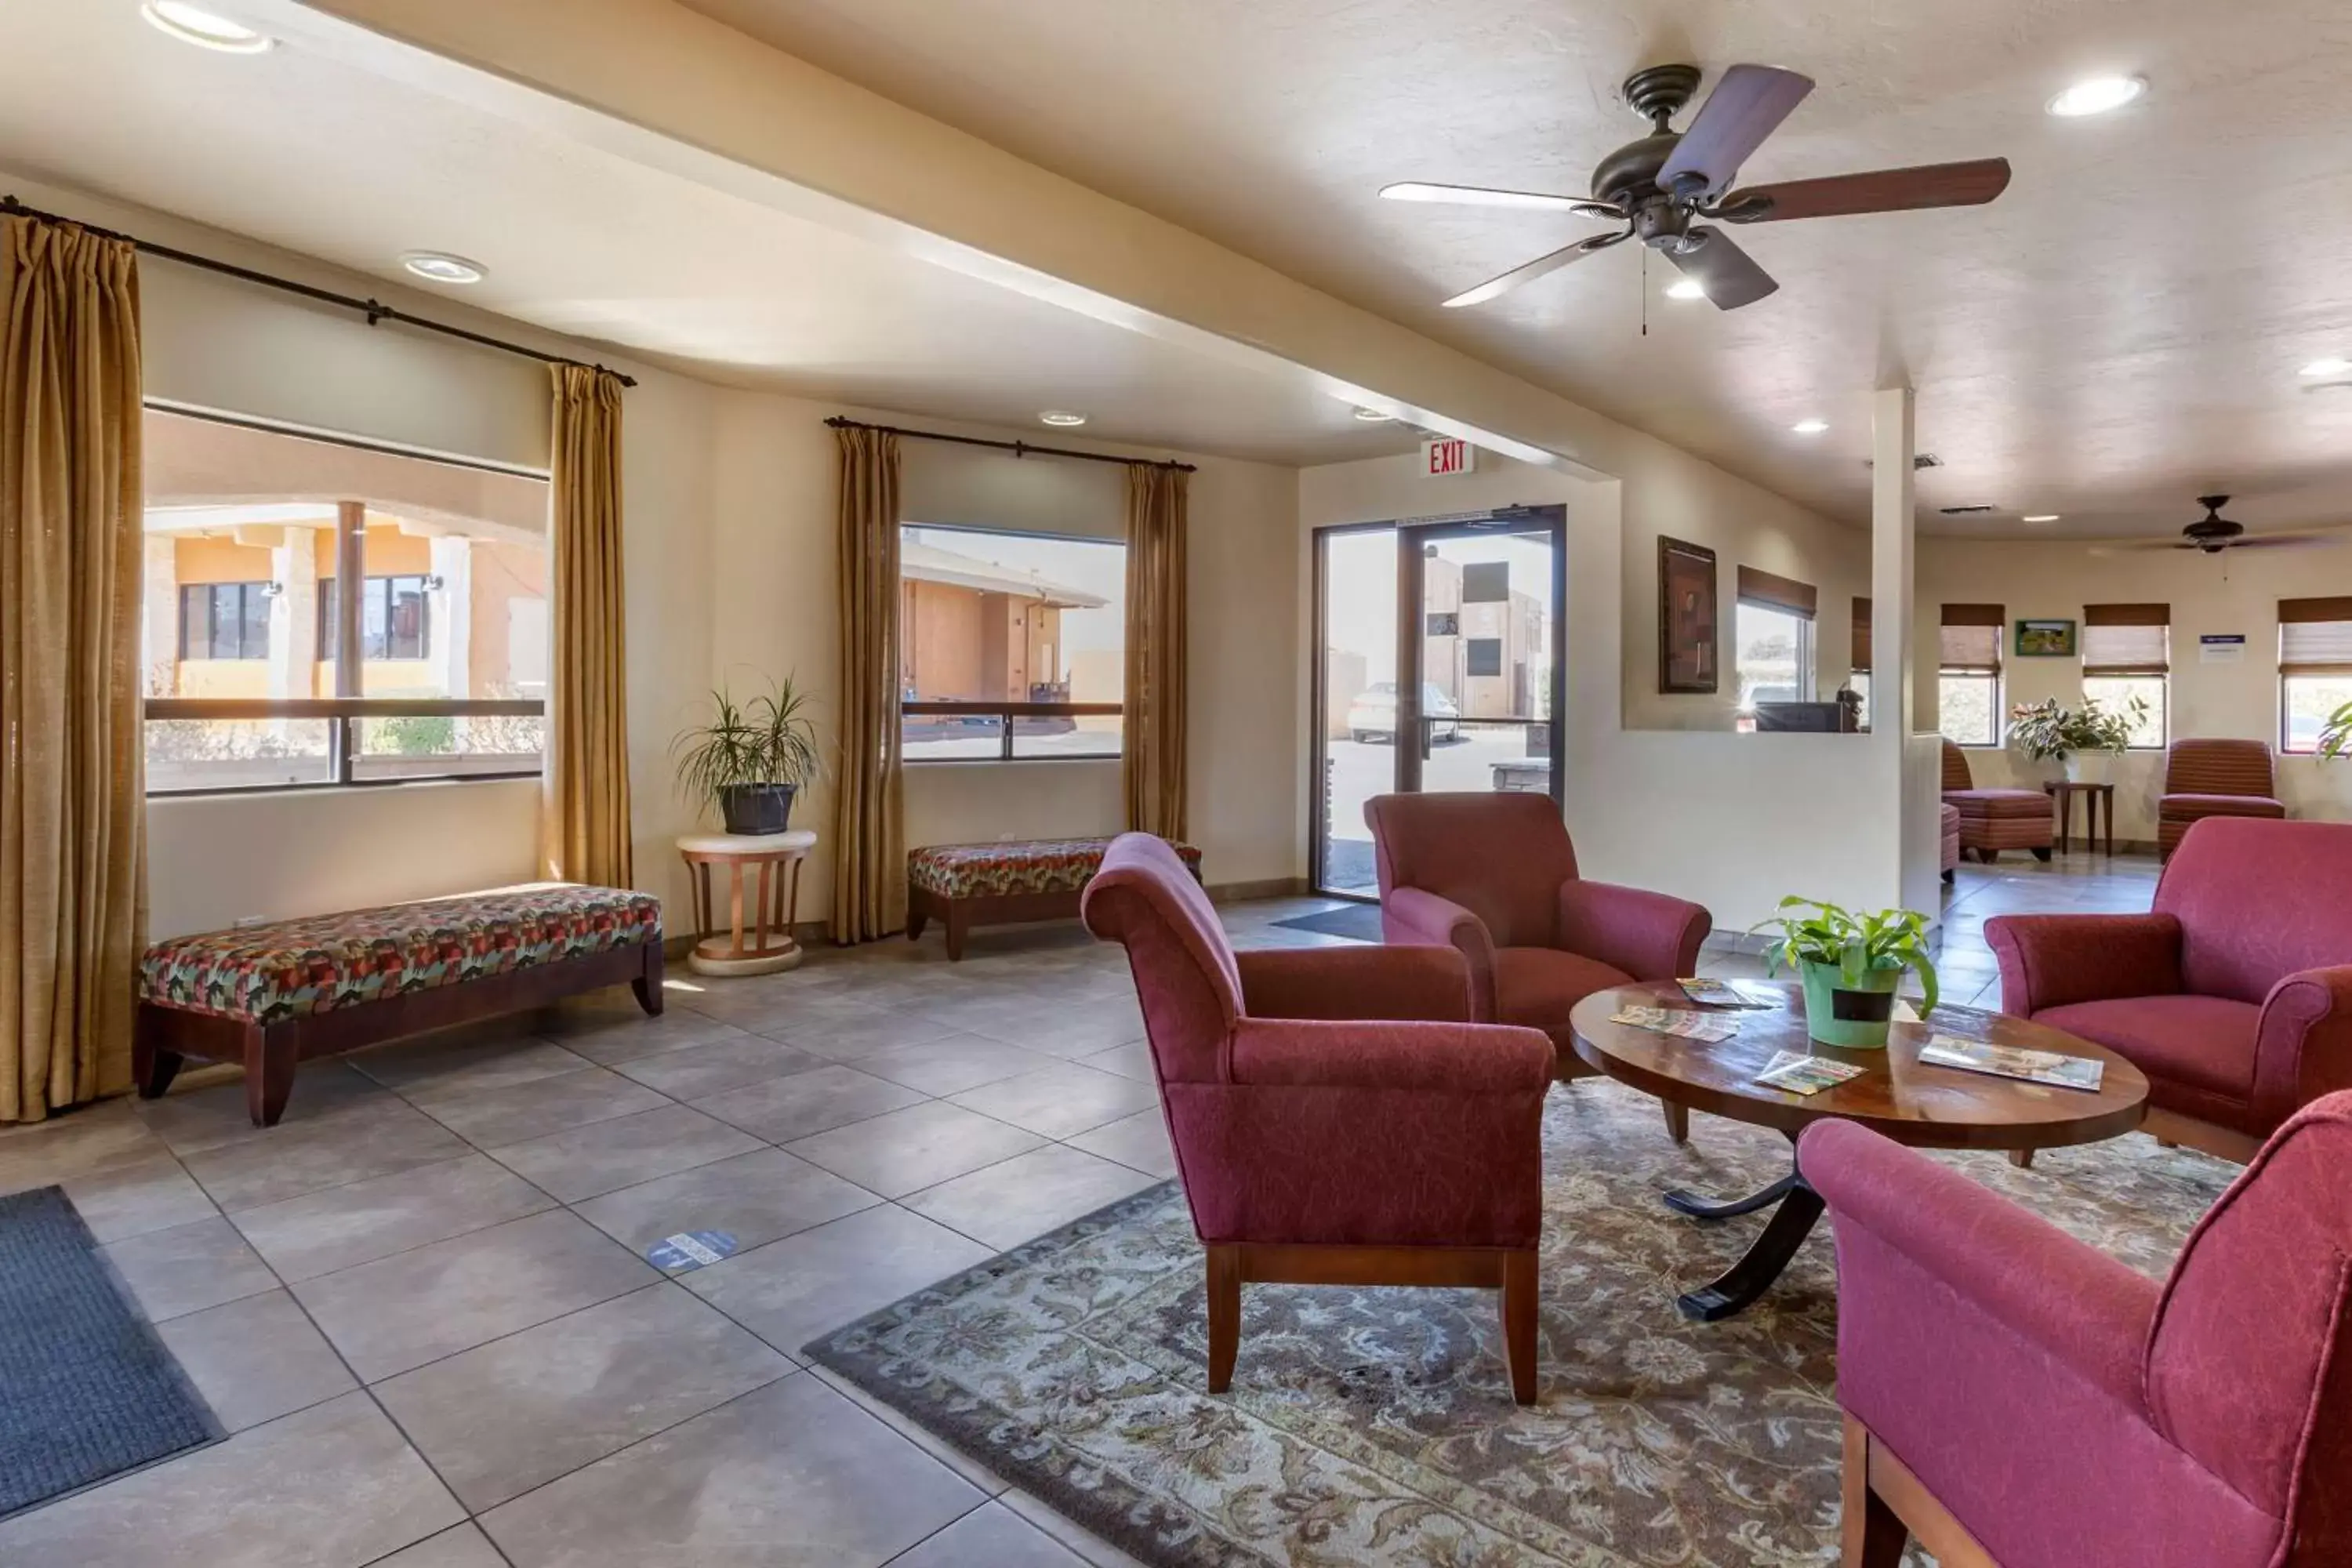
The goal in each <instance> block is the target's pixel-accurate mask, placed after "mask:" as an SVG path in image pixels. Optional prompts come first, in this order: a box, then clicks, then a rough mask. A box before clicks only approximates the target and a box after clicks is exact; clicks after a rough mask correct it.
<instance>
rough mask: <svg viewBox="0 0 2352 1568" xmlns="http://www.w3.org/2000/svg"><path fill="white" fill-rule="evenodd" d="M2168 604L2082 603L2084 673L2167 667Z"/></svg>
mask: <svg viewBox="0 0 2352 1568" xmlns="http://www.w3.org/2000/svg"><path fill="white" fill-rule="evenodd" d="M2171 626H2172V606H2171V605H2084V606H2083V673H2084V675H2162V674H2164V673H2166V671H2168V669H2169V668H2171V662H2172V661H2171V640H2172V639H2171Z"/></svg>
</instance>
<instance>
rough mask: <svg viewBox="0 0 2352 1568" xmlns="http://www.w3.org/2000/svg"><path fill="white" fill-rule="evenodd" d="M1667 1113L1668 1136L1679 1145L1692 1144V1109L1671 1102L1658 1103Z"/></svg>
mask: <svg viewBox="0 0 2352 1568" xmlns="http://www.w3.org/2000/svg"><path fill="white" fill-rule="evenodd" d="M1658 1103H1659V1104H1660V1105H1662V1106H1664V1108H1665V1111H1666V1136H1667V1137H1669V1138H1671V1139H1673V1140H1674V1141H1675V1142H1677V1143H1687V1142H1690V1107H1689V1106H1687V1105H1677V1104H1675V1102H1674V1101H1673V1100H1660V1101H1659V1102H1658Z"/></svg>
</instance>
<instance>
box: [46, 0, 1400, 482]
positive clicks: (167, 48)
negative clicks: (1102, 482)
mask: <svg viewBox="0 0 2352 1568" xmlns="http://www.w3.org/2000/svg"><path fill="white" fill-rule="evenodd" d="M0 169H14V170H16V171H17V172H19V173H20V174H24V175H26V177H28V178H36V179H41V180H44V181H47V182H49V183H53V184H64V185H70V186H75V187H79V188H82V189H86V190H89V191H92V192H94V193H97V194H99V195H105V196H109V197H112V198H115V199H118V200H121V201H126V202H131V203H136V204H138V205H142V206H146V207H151V208H154V209H158V210H161V211H164V212H169V213H172V214H174V215H176V216H182V217H185V218H189V219H192V220H195V221H198V222H202V223H205V224H208V225H211V226H215V227H218V228H223V229H226V230H230V231H233V232H235V233H238V234H243V235H247V236H250V237H254V238H257V239H260V240H264V241H266V242H268V243H270V244H273V245H276V246H279V247H283V248H286V249H289V250H292V251H297V252H300V253H303V254H307V255H310V256H313V257H317V258H320V259H322V260H326V261H331V262H335V263H339V264H341V265H343V266H346V267H350V268H354V269H356V270H358V271H361V272H365V273H370V274H373V275H375V276H378V277H382V278H386V279H395V280H398V281H402V282H404V283H408V284H411V285H415V279H410V278H407V277H406V276H405V275H404V274H403V273H402V272H401V271H400V270H399V268H398V267H397V265H396V259H395V258H397V257H398V255H399V254H400V253H401V252H402V251H404V250H409V249H415V248H434V249H441V250H450V251H455V252H457V253H459V254H461V255H465V256H468V257H472V258H477V259H478V260H481V261H483V262H485V263H487V264H488V267H489V269H490V275H489V278H488V280H487V281H486V282H484V283H481V284H479V285H477V286H474V287H472V288H468V289H462V290H451V294H452V297H453V298H459V299H462V300H464V301H465V302H466V303H467V304H469V305H476V306H479V307H482V308H484V309H487V310H494V311H497V312H499V313H502V314H505V315H508V316H511V317H514V318H516V319H518V320H521V321H530V322H532V323H535V324H537V325H539V326H542V327H545V328H548V329H551V330H553V331H561V332H564V333H569V334H573V335H576V336H580V337H584V338H588V339H591V340H594V341H597V342H606V343H611V344H614V345H618V346H621V347H625V348H626V349H628V350H631V351H634V352H635V353H639V354H642V355H644V356H646V357H648V358H651V359H654V360H656V361H659V362H663V363H669V364H672V365H674V366H676V367H677V368H680V369H684V370H688V371H689V372H691V373H693V374H701V375H704V376H707V377H709V378H711V379H716V380H721V381H728V382H732V383H736V384H747V385H758V386H766V387H773V388H776V389H779V390H784V391H791V392H796V393H800V394H803V395H811V396H816V397H823V398H827V399H834V400H838V401H841V402H845V403H851V404H856V405H865V406H868V407H877V408H888V409H894V410H903V411H905V412H907V413H910V414H918V415H929V416H934V417H940V418H953V419H962V420H971V421H975V422H981V423H988V424H998V425H1009V426H1015V427H1020V426H1027V427H1028V428H1030V429H1033V430H1035V431H1037V433H1038V437H1037V438H1039V439H1041V440H1047V441H1050V440H1051V439H1053V438H1054V437H1052V436H1051V435H1049V434H1048V433H1047V432H1046V431H1045V427H1044V426H1040V425H1038V424H1037V420H1036V416H1037V415H1038V413H1039V412H1040V411H1042V410H1044V409H1047V408H1074V409H1077V410H1080V411H1082V412H1084V413H1086V414H1087V415H1089V416H1091V417H1090V422H1089V423H1088V425H1087V427H1086V429H1085V432H1084V434H1085V435H1086V436H1087V437H1101V438H1105V439H1108V440H1113V441H1121V440H1124V441H1134V442H1148V443H1151V444H1155V445H1160V446H1165V447H1175V448H1179V449H1182V450H1188V451H1197V452H1209V453H1220V454H1224V455H1228V456H1234V457H1244V458H1261V459H1266V460H1274V461H1284V462H1308V461H1317V462H1328V461H1333V460H1337V459H1340V458H1349V457H1360V456H1368V455H1371V454H1374V453H1378V452H1387V451H1397V450H1402V449H1406V448H1408V447H1410V445H1411V442H1412V438H1413V437H1412V432H1410V431H1407V430H1404V429H1403V428H1402V427H1400V426H1366V425H1363V424H1361V423H1360V422H1358V421H1356V420H1355V419H1353V418H1352V416H1351V413H1350V410H1349V406H1348V405H1345V404H1343V403H1340V402H1339V401H1337V400H1336V399H1334V398H1333V397H1331V396H1330V395H1328V393H1326V392H1324V391H1322V390H1320V389H1318V386H1317V385H1316V384H1314V382H1313V379H1312V378H1311V377H1309V376H1307V375H1305V374H1298V375H1295V376H1284V375H1278V374H1265V373H1263V372H1260V371H1257V370H1255V369H1252V368H1249V367H1246V366H1243V365H1237V364H1234V363H1229V362H1228V361H1226V360H1223V359H1221V358H1218V357H1215V356H1213V355H1209V354H1205V353H1201V352H1199V351H1196V350H1192V349H1188V348H1186V347H1184V346H1182V345H1181V344H1176V343H1171V342H1166V341H1164V340H1162V339H1159V338H1155V337H1150V336H1147V335H1144V334H1142V333H1139V332H1135V331H1128V330H1125V329H1123V328H1121V327H1118V326H1116V325H1112V324H1109V323H1108V322H1105V321H1098V320H1096V319H1093V318H1091V317H1089V316H1087V315H1084V314H1081V313H1078V312H1076V311H1073V310H1066V309H1063V308H1061V307H1059V306H1056V305H1054V304H1051V303H1048V302H1045V301H1044V300H1039V299H1036V298H1033V297H1031V296H1030V295H1027V294H1024V293H1021V292H1018V291H1015V290H1013V289H1005V288H1000V287H997V286H995V285H993V284H991V283H988V282H984V281H981V280H979V279H973V278H971V277H970V276H967V275H964V274H962V273H959V272H956V271H952V270H950V269H948V268H941V267H937V266H933V265H931V264H929V263H928V262H925V261H922V260H920V259H918V258H912V257H909V256H908V255H906V254H904V253H902V252H897V251H891V250H887V249H884V248H882V247H878V246H876V245H873V244H870V243H868V242H866V241H865V240H861V239H858V238H856V237H851V236H848V235H845V234H842V233H840V232H837V231H836V230H834V229H830V228H826V227H824V226H820V225H816V224H813V223H809V222H805V221H803V220H801V219H797V218H794V217H792V216H786V215H784V214H781V213H778V212H776V211H774V210H772V208H769V207H766V206H762V205H755V204H753V203H751V202H747V201H743V200H740V199H737V198H735V197H732V196H730V195H724V194H721V193H719V192H715V191H712V190H710V189H708V188H707V187H705V186H702V185H699V184H695V183H693V182H692V181H690V180H687V179H683V178H679V177H677V176H674V175H671V174H664V173H661V172H658V171H656V170H652V169H649V168H646V167H645V166H644V165H642V164H639V163H632V162H629V161H626V160H625V159H622V158H618V157H614V156H610V155H607V154H605V153H600V152H597V151H594V150H593V149H590V148H586V147H583V146H581V145H579V144H577V143H575V142H570V141H567V140H565V139H563V138H562V137H561V136H559V135H557V134H554V133H552V132H549V131H546V130H543V129H539V128H534V127H530V126H525V125H520V124H517V123H514V122H512V121H508V120H505V119H502V118H499V117H498V116H497V115H495V114H492V113H490V112H488V111H486V110H482V109H479V108H477V107H473V106H470V105H466V104H460V103H457V102H454V101H450V100H445V99H440V98H436V97H434V96H431V95H429V94H428V93H427V92H425V90H424V89H419V88H416V87H415V86H411V85H406V84H403V83H396V82H394V81H392V80H388V79H383V78H380V77H377V76H373V75H371V74H369V73H367V72H365V71H363V70H361V69H358V68H353V67H351V66H348V65H344V64H341V63H339V62H338V61H337V60H335V59H331V58H326V57H325V56H324V55H323V54H321V53H320V52H319V51H316V50H310V49H305V48H302V47H296V46H291V45H289V46H288V47H280V48H278V49H275V50H273V51H271V52H270V53H268V54H267V55H264V56H260V57H257V58H240V57H230V56H224V55H218V54H212V53H207V52H205V51H203V50H200V49H196V48H194V47H189V46H187V45H184V44H181V43H177V42H174V41H173V40H172V39H170V38H168V37H164V36H163V35H162V34H161V33H158V32H157V31H155V30H154V29H153V28H152V27H149V26H145V25H144V24H143V23H142V22H141V21H140V19H139V16H138V7H137V5H135V4H134V3H133V0H0ZM68 216H71V215H70V214H68Z"/></svg>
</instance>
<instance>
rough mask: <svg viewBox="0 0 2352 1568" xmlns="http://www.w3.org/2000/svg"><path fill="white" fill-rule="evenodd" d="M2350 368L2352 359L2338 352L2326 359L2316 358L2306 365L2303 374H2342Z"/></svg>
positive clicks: (2351, 368) (2351, 367)
mask: <svg viewBox="0 0 2352 1568" xmlns="http://www.w3.org/2000/svg"><path fill="white" fill-rule="evenodd" d="M2348 370H2352V359H2345V358H2342V357H2341V356H2339V355H2336V354H2329V355H2328V356H2327V357H2326V359H2315V360H2313V361H2312V362H2311V363H2309V364H2307V365H2305V366H2304V367H2303V374H2305V375H2342V374H2344V373H2345V372H2346V371H2348Z"/></svg>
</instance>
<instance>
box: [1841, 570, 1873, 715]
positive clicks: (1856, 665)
mask: <svg viewBox="0 0 2352 1568" xmlns="http://www.w3.org/2000/svg"><path fill="white" fill-rule="evenodd" d="M1846 662H1847V665H1848V667H1849V668H1850V669H1851V670H1852V673H1851V674H1849V675H1848V676H1847V677H1846V678H1845V683H1846V685H1847V687H1848V688H1849V689H1852V690H1853V694H1854V695H1855V696H1857V697H1859V698H1861V699H1862V710H1861V711H1860V712H1859V713H1858V714H1856V715H1855V717H1856V718H1857V719H1858V720H1859V721H1861V724H1862V727H1863V728H1864V729H1865V730H1867V729H1869V728H1870V601H1869V600H1868V599H1866V598H1864V597H1863V596H1862V595H1859V594H1857V595H1854V600H1853V647H1852V648H1851V649H1850V650H1849V653H1848V657H1847V660H1846Z"/></svg>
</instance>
